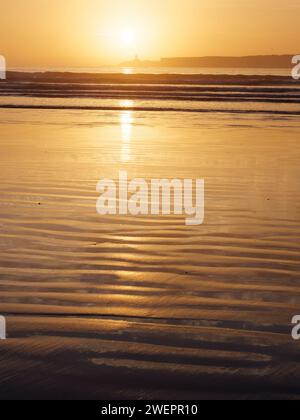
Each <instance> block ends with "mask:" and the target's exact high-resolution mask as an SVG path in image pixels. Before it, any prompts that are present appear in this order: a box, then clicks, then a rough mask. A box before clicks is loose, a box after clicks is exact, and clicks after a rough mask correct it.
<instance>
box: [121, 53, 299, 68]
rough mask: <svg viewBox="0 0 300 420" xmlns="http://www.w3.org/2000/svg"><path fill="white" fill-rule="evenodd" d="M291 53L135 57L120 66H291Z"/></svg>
mask: <svg viewBox="0 0 300 420" xmlns="http://www.w3.org/2000/svg"><path fill="white" fill-rule="evenodd" d="M292 58H293V55H253V56H245V57H170V58H161V59H160V60H158V61H149V60H146V61H143V60H140V59H139V58H138V57H136V58H135V59H134V60H132V61H127V62H124V63H121V66H122V67H212V68H218V67H223V68H277V69H281V68H282V69H286V68H290V67H291V63H292Z"/></svg>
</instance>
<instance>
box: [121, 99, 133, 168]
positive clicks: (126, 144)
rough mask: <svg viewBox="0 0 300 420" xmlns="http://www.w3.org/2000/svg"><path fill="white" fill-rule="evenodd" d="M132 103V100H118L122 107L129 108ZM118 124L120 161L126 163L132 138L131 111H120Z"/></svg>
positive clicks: (128, 158)
mask: <svg viewBox="0 0 300 420" xmlns="http://www.w3.org/2000/svg"><path fill="white" fill-rule="evenodd" d="M133 105H134V103H133V101H120V106H121V107H122V108H131V107H132V106H133ZM120 126H121V134H122V150H121V161H122V162H124V163H126V162H129V161H130V158H131V147H130V143H131V140H132V126H133V111H126V110H124V111H121V113H120Z"/></svg>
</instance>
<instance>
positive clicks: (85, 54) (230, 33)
mask: <svg viewBox="0 0 300 420" xmlns="http://www.w3.org/2000/svg"><path fill="white" fill-rule="evenodd" d="M299 15H300V0H1V14H0V54H2V55H5V56H6V59H7V62H8V66H9V67H10V66H40V67H43V66H56V67H57V66H59V67H60V66H95V65H96V66H97V65H102V64H111V63H112V64H115V63H118V62H120V61H122V60H125V59H131V58H132V57H133V56H134V54H138V55H139V56H140V58H141V59H158V58H160V57H168V56H201V55H248V54H284V53H291V54H292V53H295V54H296V53H300V51H299V50H300V45H299Z"/></svg>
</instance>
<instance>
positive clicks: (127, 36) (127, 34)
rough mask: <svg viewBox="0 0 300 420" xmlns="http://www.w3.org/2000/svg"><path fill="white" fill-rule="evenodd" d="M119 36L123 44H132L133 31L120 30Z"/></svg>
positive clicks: (133, 40)
mask: <svg viewBox="0 0 300 420" xmlns="http://www.w3.org/2000/svg"><path fill="white" fill-rule="evenodd" d="M120 38H121V42H122V44H123V45H128V46H132V45H133V44H134V42H135V33H134V32H133V31H131V30H129V29H127V30H124V31H123V32H121V35H120Z"/></svg>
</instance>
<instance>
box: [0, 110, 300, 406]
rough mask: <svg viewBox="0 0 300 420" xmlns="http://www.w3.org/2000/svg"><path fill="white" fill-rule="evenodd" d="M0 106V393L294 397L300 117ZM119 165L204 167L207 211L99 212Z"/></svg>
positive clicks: (164, 169)
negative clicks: (0, 336)
mask: <svg viewBox="0 0 300 420" xmlns="http://www.w3.org/2000/svg"><path fill="white" fill-rule="evenodd" d="M122 106H123V105H122ZM122 106H121V107H122ZM0 123H1V140H0V144H1V154H0V177H1V185H0V228H1V239H0V267H1V268H0V314H3V315H5V316H6V317H7V320H8V326H7V330H8V338H9V339H8V340H7V341H5V342H1V345H0V395H1V397H12V396H18V397H21V398H28V397H30V396H31V397H32V396H35V397H46V398H51V397H56V398H61V397H62V398H81V397H82V398H95V399H101V398H115V399H116V398H148V399H150V398H181V399H186V398H194V399H197V398H215V397H221V398H264V397H265V398H298V397H299V394H300V386H299V383H300V367H299V366H300V365H299V361H300V344H299V342H294V341H293V340H292V339H291V319H292V316H294V315H295V314H298V313H299V312H300V278H299V274H300V258H299V256H300V253H299V251H300V244H299V236H300V214H299V209H300V193H299V181H300V148H299V134H300V123H299V117H297V116H293V115H288V116H287V115H281V114H280V113H279V114H276V113H269V114H268V113H266V114H262V115H253V114H251V113H250V114H231V113H222V114H216V113H206V114H196V113H195V114H194V113H189V114H183V113H181V112H177V113H174V112H173V113H168V112H137V111H132V110H126V109H124V110H120V111H106V112H105V111H101V112H100V111H95V110H94V111H90V110H81V111H79V110H77V111H76V110H71V109H70V110H43V109H41V110H20V109H19V110H13V109H2V110H1V114H0ZM119 169H123V170H127V171H128V173H129V177H131V178H135V177H143V178H146V179H150V178H156V177H158V178H162V177H167V178H184V177H188V178H204V179H205V181H206V219H205V224H204V225H203V226H198V227H186V226H185V224H184V217H182V218H181V217H178V216H176V217H174V216H173V217H164V218H158V217H157V218H156V217H150V216H149V217H138V218H134V217H102V218H101V217H100V216H99V215H97V213H96V208H95V206H96V199H97V193H96V184H97V181H98V180H99V179H100V178H106V177H109V178H116V177H117V176H118V171H119Z"/></svg>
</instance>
